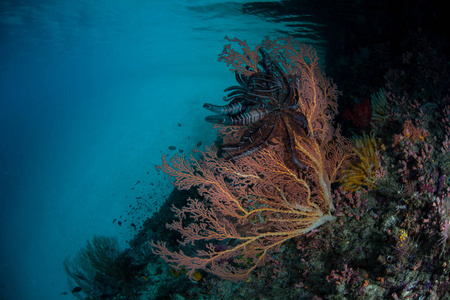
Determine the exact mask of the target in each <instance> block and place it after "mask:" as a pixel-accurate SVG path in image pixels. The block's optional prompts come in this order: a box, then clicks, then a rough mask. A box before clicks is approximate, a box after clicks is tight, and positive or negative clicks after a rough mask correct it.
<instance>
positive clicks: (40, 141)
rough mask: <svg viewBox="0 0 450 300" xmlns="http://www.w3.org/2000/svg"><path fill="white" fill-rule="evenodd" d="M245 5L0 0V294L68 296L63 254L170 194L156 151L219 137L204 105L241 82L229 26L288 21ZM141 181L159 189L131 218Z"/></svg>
mask: <svg viewBox="0 0 450 300" xmlns="http://www.w3.org/2000/svg"><path fill="white" fill-rule="evenodd" d="M243 4H244V2H220V1H164V2H163V1H138V0H135V1H106V0H100V1H88V0H77V1H75V0H68V1H48V0H46V1H44V0H43V1H2V3H1V4H0V43H1V44H0V45H1V47H0V141H1V142H0V222H1V231H0V232H1V237H0V238H1V245H2V246H1V248H0V299H50V300H51V299H72V298H73V296H71V295H70V292H69V291H68V285H67V280H66V275H65V273H64V270H63V267H62V261H63V260H64V258H65V257H66V256H68V255H74V254H75V253H76V252H77V251H78V250H79V249H80V248H81V247H83V246H84V245H85V242H86V240H87V239H90V238H91V237H92V236H93V235H96V234H97V235H98V234H99V235H107V236H118V237H119V240H120V242H121V244H122V245H125V241H126V240H127V239H129V238H130V237H131V236H132V234H133V233H134V232H133V231H132V230H131V229H130V228H129V226H127V224H128V225H129V223H130V220H129V219H130V218H131V219H133V220H135V222H136V223H137V225H139V224H138V223H139V220H142V218H143V217H145V216H148V215H150V214H151V213H152V212H153V211H154V210H156V209H157V208H158V207H159V205H160V204H161V202H162V201H164V199H165V196H167V194H168V193H169V192H170V189H171V186H170V184H169V183H168V181H167V180H165V178H164V177H163V176H162V175H158V174H156V172H155V171H154V165H155V164H158V163H159V162H160V158H161V155H162V153H167V154H173V153H175V152H177V151H179V149H182V150H184V151H185V153H186V152H188V151H189V150H190V149H192V148H194V147H195V146H196V145H197V144H198V142H202V144H203V145H205V144H210V143H211V142H212V141H213V140H214V138H215V133H214V131H213V129H212V128H211V126H210V124H207V123H205V122H204V117H205V116H206V115H207V114H208V112H207V111H205V110H204V109H203V108H202V104H203V103H204V102H210V103H217V104H220V103H221V99H222V97H223V96H224V93H223V89H224V88H225V87H228V86H229V85H231V84H233V83H234V76H233V75H232V74H231V73H230V72H229V71H228V70H227V68H226V66H225V64H222V63H219V62H217V55H218V53H220V52H221V51H222V47H223V45H224V44H225V40H224V39H223V38H224V36H226V35H228V36H230V37H239V38H242V39H246V40H247V41H248V42H249V44H251V45H252V47H253V46H255V45H256V44H257V43H259V42H260V41H261V40H262V39H263V37H264V36H266V35H271V36H275V35H280V34H281V33H284V34H286V33H289V30H290V28H291V27H289V25H292V23H287V22H274V20H271V19H270V18H266V17H262V16H258V15H250V14H245V13H243V10H242V7H243ZM299 26H302V24H299V23H296V30H297V31H298V30H299ZM309 42H315V41H314V40H309ZM319 51H321V49H320V48H319ZM322 54H323V52H322ZM171 146H175V147H176V148H177V150H169V147H171ZM151 184H153V185H151ZM136 187H138V188H139V191H143V190H145V191H146V192H148V193H152V195H153V197H152V200H151V201H149V202H147V203H145V204H142V205H140V206H139V207H138V210H137V211H136V212H133V213H132V215H131V216H129V217H128V220H127V217H126V215H127V214H128V212H129V206H130V205H132V206H136V196H139V195H140V194H139V192H137V188H136ZM114 219H117V220H121V221H122V222H123V225H122V226H118V224H117V222H113V220H114ZM127 222H128V223H127ZM63 292H69V294H68V295H62V294H61V293H63Z"/></svg>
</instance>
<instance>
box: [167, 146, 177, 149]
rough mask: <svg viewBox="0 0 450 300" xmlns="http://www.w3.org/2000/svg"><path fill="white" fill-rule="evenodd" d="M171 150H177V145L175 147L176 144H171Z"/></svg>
mask: <svg viewBox="0 0 450 300" xmlns="http://www.w3.org/2000/svg"><path fill="white" fill-rule="evenodd" d="M169 150H177V147H175V146H170V147H169Z"/></svg>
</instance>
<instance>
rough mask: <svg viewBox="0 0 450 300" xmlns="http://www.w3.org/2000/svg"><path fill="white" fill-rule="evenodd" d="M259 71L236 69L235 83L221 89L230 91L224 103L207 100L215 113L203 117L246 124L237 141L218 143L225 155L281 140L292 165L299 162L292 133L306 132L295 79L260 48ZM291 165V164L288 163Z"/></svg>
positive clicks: (230, 156)
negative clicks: (249, 72)
mask: <svg viewBox="0 0 450 300" xmlns="http://www.w3.org/2000/svg"><path fill="white" fill-rule="evenodd" d="M258 51H259V53H260V55H261V58H262V59H261V60H260V61H259V63H258V65H259V66H260V67H261V70H257V71H256V72H254V73H253V74H251V75H249V76H246V75H242V74H240V73H238V72H236V73H235V74H236V80H237V82H238V83H239V85H237V86H231V87H229V88H227V89H225V92H230V93H229V94H228V95H227V96H226V97H225V98H224V100H226V101H230V103H229V104H228V105H224V106H218V105H213V104H209V103H205V104H204V105H203V107H204V108H206V109H208V110H210V111H212V112H214V113H217V115H212V116H208V117H206V121H207V122H210V123H216V124H223V125H227V126H246V128H245V130H244V132H243V134H242V135H241V138H240V140H239V141H238V142H237V143H233V144H224V145H222V147H221V148H222V150H224V151H226V153H227V155H228V158H236V157H241V156H245V155H249V154H251V153H254V152H255V151H258V150H259V149H261V148H263V147H265V146H267V145H271V144H277V143H279V142H282V143H283V145H284V149H285V150H286V154H288V155H287V157H288V161H290V162H293V163H294V164H295V167H296V168H299V167H302V164H301V163H300V162H299V161H298V160H297V159H296V155H295V153H294V144H295V142H294V139H295V137H294V132H295V133H299V134H310V132H309V129H308V126H307V121H306V117H305V116H304V115H303V114H302V113H300V112H299V111H298V100H297V97H296V89H295V87H294V86H295V80H296V78H295V77H294V76H292V75H287V74H286V73H285V72H284V71H283V69H282V68H281V67H280V66H279V65H278V64H277V63H276V62H274V61H273V60H272V59H271V58H270V56H269V54H268V53H267V52H266V51H265V50H263V49H262V48H260V49H259V50H258ZM290 165H292V164H290Z"/></svg>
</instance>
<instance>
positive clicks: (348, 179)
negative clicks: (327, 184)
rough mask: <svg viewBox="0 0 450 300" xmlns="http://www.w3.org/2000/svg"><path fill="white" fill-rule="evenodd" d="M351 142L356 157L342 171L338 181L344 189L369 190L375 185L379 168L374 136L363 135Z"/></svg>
mask: <svg viewBox="0 0 450 300" xmlns="http://www.w3.org/2000/svg"><path fill="white" fill-rule="evenodd" d="M353 143H354V151H355V157H356V159H355V161H354V162H352V163H350V164H349V165H348V167H347V168H346V169H345V170H343V171H342V176H341V179H340V182H341V183H342V186H343V188H344V189H345V190H350V191H354V192H356V191H358V190H361V189H362V188H367V189H369V190H371V189H373V188H374V187H375V174H376V172H377V171H378V170H379V168H380V165H379V162H378V156H377V144H376V141H375V138H374V137H373V136H368V135H363V136H362V137H360V138H356V139H354V140H353Z"/></svg>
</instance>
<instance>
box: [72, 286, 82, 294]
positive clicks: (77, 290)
mask: <svg viewBox="0 0 450 300" xmlns="http://www.w3.org/2000/svg"><path fill="white" fill-rule="evenodd" d="M79 292H81V288H80V287H79V286H77V287H75V288H74V289H73V290H72V294H75V293H79Z"/></svg>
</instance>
